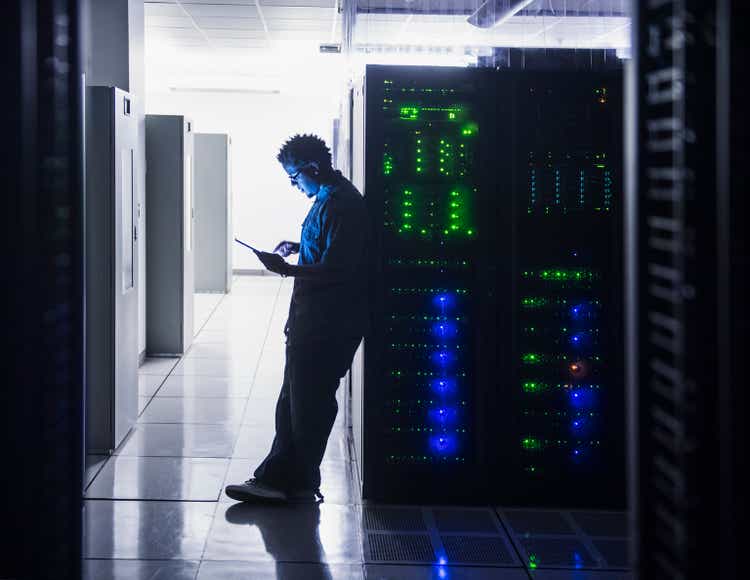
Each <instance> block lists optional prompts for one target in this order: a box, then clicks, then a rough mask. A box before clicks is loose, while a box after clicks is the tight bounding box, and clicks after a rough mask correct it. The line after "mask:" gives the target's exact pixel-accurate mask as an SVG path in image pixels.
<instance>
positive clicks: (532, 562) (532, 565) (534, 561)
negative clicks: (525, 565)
mask: <svg viewBox="0 0 750 580" xmlns="http://www.w3.org/2000/svg"><path fill="white" fill-rule="evenodd" d="M537 566H539V559H538V558H537V557H536V554H529V568H530V569H531V570H534V569H535V568H536V567H537Z"/></svg>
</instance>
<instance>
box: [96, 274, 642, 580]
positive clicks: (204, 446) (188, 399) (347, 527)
mask: <svg viewBox="0 0 750 580" xmlns="http://www.w3.org/2000/svg"><path fill="white" fill-rule="evenodd" d="M290 294H291V281H290V280H280V279H279V278H275V277H239V278H236V279H235V281H234V287H233V291H232V293H231V294H229V295H227V296H221V295H216V294H211V295H198V296H196V302H195V310H196V312H195V320H196V333H197V334H196V338H195V342H194V344H193V346H192V347H191V349H190V350H189V352H188V353H187V354H186V355H185V356H184V357H182V359H180V360H178V359H153V360H148V361H146V363H145V364H144V365H143V366H142V367H141V369H140V371H139V389H140V392H139V394H140V402H141V407H142V412H141V414H140V417H139V420H138V424H137V425H136V427H135V429H134V430H133V432H131V434H130V435H129V436H128V438H127V439H126V441H125V442H124V443H123V445H121V447H120V448H119V449H118V450H117V452H116V453H115V454H114V455H113V456H111V457H103V456H96V457H90V458H89V469H88V472H87V479H88V481H89V482H90V484H89V486H88V488H87V490H86V535H85V540H84V546H85V556H86V558H87V560H86V562H85V566H84V568H85V578H86V579H90V580H108V579H146V578H149V579H152V578H164V579H167V580H196V579H197V580H219V579H222V580H224V579H227V580H228V579H240V578H241V579H247V578H249V579H258V580H271V579H284V580H317V579H320V580H364V579H368V580H442V579H451V580H480V579H485V578H487V579H498V580H528V579H529V578H532V579H535V580H626V579H628V578H630V576H629V574H628V573H627V571H626V562H627V557H626V555H627V552H626V543H625V539H624V538H625V536H626V529H625V523H624V516H623V514H621V513H582V512H552V511H544V510H533V511H532V510H514V509H505V508H490V507H487V508H460V507H454V508H446V507H434V506H433V507H429V506H424V507H422V506H415V507H400V508H398V507H390V506H374V505H370V504H367V505H362V501H361V499H360V496H359V493H358V484H357V482H356V470H355V469H353V463H352V461H351V458H350V455H349V449H348V443H347V435H346V428H345V425H344V423H343V413H340V417H339V419H338V420H337V422H336V425H335V427H334V431H333V433H332V434H331V438H330V440H329V445H328V449H327V451H326V456H325V458H324V460H323V465H322V476H323V485H322V492H323V494H324V495H325V498H326V499H325V502H324V503H323V504H321V505H320V506H297V507H261V506H248V505H243V504H237V503H235V502H233V501H231V500H230V499H229V498H227V497H226V496H224V495H223V492H222V490H223V487H224V485H226V484H227V483H228V482H240V481H242V480H244V479H246V478H247V477H248V476H249V475H250V474H251V472H252V470H253V469H254V467H255V466H256V465H257V463H258V462H259V461H260V460H261V459H262V458H263V457H264V456H265V454H266V452H267V451H268V448H269V446H270V443H271V440H272V437H273V410H274V405H275V400H276V395H277V393H278V389H279V387H280V385H281V377H282V371H283V353H284V341H283V333H282V328H283V324H284V320H285V318H286V312H287V308H288V304H289V297H290ZM340 394H341V395H343V393H340ZM443 559H444V560H445V562H442V560H443Z"/></svg>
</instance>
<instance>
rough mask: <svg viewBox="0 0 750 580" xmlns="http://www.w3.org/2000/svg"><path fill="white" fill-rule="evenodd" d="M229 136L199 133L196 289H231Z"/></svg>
mask: <svg viewBox="0 0 750 580" xmlns="http://www.w3.org/2000/svg"><path fill="white" fill-rule="evenodd" d="M231 144H232V139H231V138H230V137H229V135H225V134H214V133H196V134H195V136H194V145H195V162H194V163H195V290H196V292H220V293H226V292H229V291H230V290H231V288H232V251H231V250H232V247H231V243H230V242H231V239H232V187H231V174H230V163H231Z"/></svg>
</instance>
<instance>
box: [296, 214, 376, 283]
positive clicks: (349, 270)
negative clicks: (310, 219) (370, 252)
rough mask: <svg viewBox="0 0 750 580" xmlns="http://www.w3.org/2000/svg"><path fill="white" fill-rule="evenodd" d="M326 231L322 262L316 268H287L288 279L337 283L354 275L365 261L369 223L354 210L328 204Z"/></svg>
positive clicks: (307, 266) (325, 221)
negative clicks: (292, 277) (363, 253)
mask: <svg viewBox="0 0 750 580" xmlns="http://www.w3.org/2000/svg"><path fill="white" fill-rule="evenodd" d="M321 217H322V220H323V231H324V233H325V249H324V250H323V254H322V256H321V259H320V262H318V263H316V264H300V265H291V264H287V266H286V268H285V272H283V273H284V274H285V275H286V276H294V277H296V278H301V279H304V280H320V281H331V282H338V281H343V280H346V279H347V278H350V277H351V276H352V275H354V272H355V270H356V267H357V265H358V264H359V262H360V260H362V252H363V250H364V245H365V238H366V235H367V233H366V227H367V226H366V223H363V221H364V220H362V219H361V218H362V216H361V215H359V214H358V213H357V212H356V210H355V209H354V208H352V209H351V210H349V211H347V208H346V206H343V205H339V204H338V203H337V202H336V201H333V200H332V201H331V202H330V203H328V204H327V205H326V207H325V209H324V210H323V214H322V216H321Z"/></svg>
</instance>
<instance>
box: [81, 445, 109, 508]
mask: <svg viewBox="0 0 750 580" xmlns="http://www.w3.org/2000/svg"><path fill="white" fill-rule="evenodd" d="M112 457H113V454H111V455H107V457H106V459H105V460H104V461H102V464H101V466H100V467H99V468H98V469H97V470H96V473H95V474H94V475H93V476H92V477H91V481H89V482H88V484H87V485H86V487H84V488H83V496H84V497H85V496H86V492H87V491H88V490H89V488H90V487H91V486H92V485H93V484H94V481H95V480H96V478H97V477H99V474H100V473H101V472H102V470H103V469H104V467H105V466H106V465H107V463H108V462H109V460H110V459H111V458H112Z"/></svg>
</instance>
